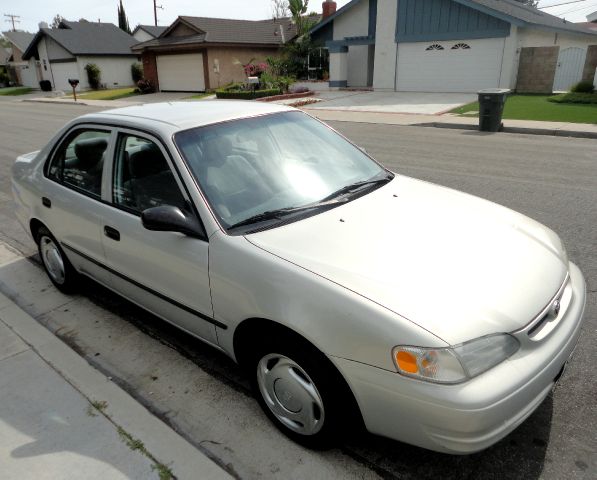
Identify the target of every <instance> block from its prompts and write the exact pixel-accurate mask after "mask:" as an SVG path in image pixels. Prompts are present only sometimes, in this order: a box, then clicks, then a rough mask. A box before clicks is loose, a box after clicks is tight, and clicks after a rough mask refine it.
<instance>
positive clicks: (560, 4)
mask: <svg viewBox="0 0 597 480" xmlns="http://www.w3.org/2000/svg"><path fill="white" fill-rule="evenodd" d="M586 1H587V0H572V1H570V2H563V3H554V4H553V5H546V6H545V7H537V8H538V9H539V10H544V9H546V8H551V7H561V6H562V5H570V4H571V3H580V2H586Z"/></svg>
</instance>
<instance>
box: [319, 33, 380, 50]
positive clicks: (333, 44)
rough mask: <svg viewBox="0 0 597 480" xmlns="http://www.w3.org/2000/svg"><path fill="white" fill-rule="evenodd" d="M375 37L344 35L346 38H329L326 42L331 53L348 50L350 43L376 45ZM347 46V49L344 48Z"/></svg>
mask: <svg viewBox="0 0 597 480" xmlns="http://www.w3.org/2000/svg"><path fill="white" fill-rule="evenodd" d="M374 44H375V38H374V37H371V36H366V37H344V40H329V41H327V42H325V46H326V48H327V49H328V50H329V51H330V53H338V52H347V51H348V47H349V46H350V45H374ZM344 48H346V50H343V49H344Z"/></svg>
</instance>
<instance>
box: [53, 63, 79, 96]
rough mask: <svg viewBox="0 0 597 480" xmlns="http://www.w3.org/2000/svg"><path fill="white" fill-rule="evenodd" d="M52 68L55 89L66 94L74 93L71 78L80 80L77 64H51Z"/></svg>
mask: <svg viewBox="0 0 597 480" xmlns="http://www.w3.org/2000/svg"><path fill="white" fill-rule="evenodd" d="M50 66H51V67H52V78H53V79H54V88H55V89H56V90H62V91H64V92H70V91H72V87H71V86H70V83H68V79H69V78H79V69H78V68H77V62H65V63H63V62H59V63H51V64H50Z"/></svg>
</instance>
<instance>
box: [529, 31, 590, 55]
mask: <svg viewBox="0 0 597 480" xmlns="http://www.w3.org/2000/svg"><path fill="white" fill-rule="evenodd" d="M518 40H519V47H521V48H523V47H549V46H553V45H559V46H560V47H562V48H568V47H580V48H583V49H585V50H586V49H587V46H588V45H591V44H597V35H568V34H565V33H556V32H549V31H546V30H538V29H536V28H520V29H519V33H518Z"/></svg>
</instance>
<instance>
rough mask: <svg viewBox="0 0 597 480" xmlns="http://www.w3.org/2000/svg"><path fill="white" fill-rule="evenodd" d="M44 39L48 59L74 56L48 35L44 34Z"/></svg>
mask: <svg viewBox="0 0 597 480" xmlns="http://www.w3.org/2000/svg"><path fill="white" fill-rule="evenodd" d="M45 40H46V51H47V55H48V58H49V59H50V60H55V59H64V58H74V56H73V55H72V54H71V53H70V52H69V51H68V50H66V49H65V48H63V47H62V46H60V45H59V44H58V43H56V42H55V41H54V40H52V39H51V38H50V37H48V36H46V37H45Z"/></svg>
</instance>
